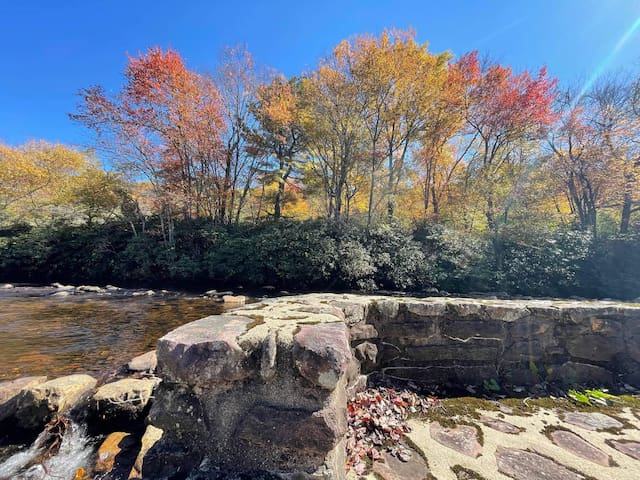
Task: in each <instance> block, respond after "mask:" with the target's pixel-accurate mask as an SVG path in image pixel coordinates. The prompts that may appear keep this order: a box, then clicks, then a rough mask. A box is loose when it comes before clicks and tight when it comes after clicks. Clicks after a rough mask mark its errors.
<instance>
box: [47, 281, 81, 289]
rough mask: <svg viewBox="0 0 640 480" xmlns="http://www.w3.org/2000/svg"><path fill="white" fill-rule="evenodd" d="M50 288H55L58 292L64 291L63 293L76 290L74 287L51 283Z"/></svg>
mask: <svg viewBox="0 0 640 480" xmlns="http://www.w3.org/2000/svg"><path fill="white" fill-rule="evenodd" d="M51 286H52V287H54V288H57V289H58V290H64V291H70V290H75V289H76V287H74V286H73V285H63V284H61V283H58V282H55V283H52V284H51Z"/></svg>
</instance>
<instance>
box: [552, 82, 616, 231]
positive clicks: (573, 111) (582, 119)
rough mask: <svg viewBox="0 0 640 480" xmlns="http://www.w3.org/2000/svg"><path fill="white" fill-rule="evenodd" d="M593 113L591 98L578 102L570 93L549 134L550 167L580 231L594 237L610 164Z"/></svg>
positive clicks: (564, 95)
mask: <svg viewBox="0 0 640 480" xmlns="http://www.w3.org/2000/svg"><path fill="white" fill-rule="evenodd" d="M590 112H591V109H590V102H589V101H588V98H586V97H582V98H577V94H576V93H575V92H574V91H572V90H571V89H567V90H565V91H563V92H562V93H561V94H560V95H559V96H558V101H557V113H558V115H557V116H558V121H557V125H556V127H555V128H554V129H552V130H551V131H550V134H549V146H550V148H551V152H552V155H553V158H552V160H551V162H550V164H549V166H550V168H551V169H552V170H553V171H554V172H555V174H556V179H557V180H559V181H560V182H561V188H562V191H563V193H564V195H565V196H566V198H567V199H568V201H569V205H570V208H571V211H572V213H573V214H574V215H575V216H576V217H577V220H578V224H579V226H580V228H582V229H584V230H590V231H592V232H593V233H594V234H595V233H596V226H597V212H598V209H599V208H600V207H601V206H602V200H603V196H604V195H605V193H606V190H607V183H608V181H609V168H610V164H609V162H608V161H607V159H606V157H605V156H604V155H603V153H604V152H603V151H602V148H601V144H600V142H599V140H598V135H597V130H596V129H595V128H594V125H593V124H592V122H591V119H590Z"/></svg>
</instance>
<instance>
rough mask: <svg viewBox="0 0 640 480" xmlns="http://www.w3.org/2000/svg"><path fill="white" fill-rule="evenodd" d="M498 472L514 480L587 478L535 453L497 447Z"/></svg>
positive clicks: (574, 479) (585, 479)
mask: <svg viewBox="0 0 640 480" xmlns="http://www.w3.org/2000/svg"><path fill="white" fill-rule="evenodd" d="M496 463H497V465H498V471H500V473H503V474H505V475H507V476H509V477H511V478H513V479H515V480H587V477H586V476H584V475H581V474H579V473H575V472H572V471H571V470H569V469H568V468H566V467H564V466H562V465H560V464H559V463H556V462H554V461H553V460H550V459H548V458H546V457H543V456H542V455H538V454H537V453H533V452H528V451H526V450H519V449H517V448H507V447H502V446H498V448H497V449H496Z"/></svg>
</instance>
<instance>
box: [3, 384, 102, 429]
mask: <svg viewBox="0 0 640 480" xmlns="http://www.w3.org/2000/svg"><path fill="white" fill-rule="evenodd" d="M95 385H96V380H95V378H93V377H91V376H89V375H68V376H66V377H60V378H56V379H54V380H49V381H48V382H44V383H40V384H38V385H35V386H32V387H29V388H26V389H24V390H23V391H22V393H21V394H20V396H19V397H18V400H17V402H18V409H17V411H16V415H15V416H16V418H17V420H18V424H19V425H20V426H21V427H23V428H38V427H39V426H40V425H41V424H42V423H45V422H46V421H48V420H49V419H50V418H51V417H52V416H53V415H54V414H56V413H65V412H67V411H69V410H71V409H72V408H73V407H75V406H76V405H77V404H78V403H79V402H80V400H81V399H82V398H83V397H84V396H85V395H86V394H88V393H89V392H90V391H91V390H92V389H93V387H95Z"/></svg>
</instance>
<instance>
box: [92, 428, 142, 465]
mask: <svg viewBox="0 0 640 480" xmlns="http://www.w3.org/2000/svg"><path fill="white" fill-rule="evenodd" d="M132 444H133V442H132V440H131V434H129V433H126V432H113V433H111V434H110V435H109V436H107V438H105V439H104V441H103V442H102V443H101V444H100V447H99V448H98V453H97V458H96V466H95V471H96V472H97V473H110V472H111V471H112V470H113V466H114V464H115V462H116V457H117V456H118V455H119V454H120V452H122V450H123V449H124V448H127V447H131V446H132Z"/></svg>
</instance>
